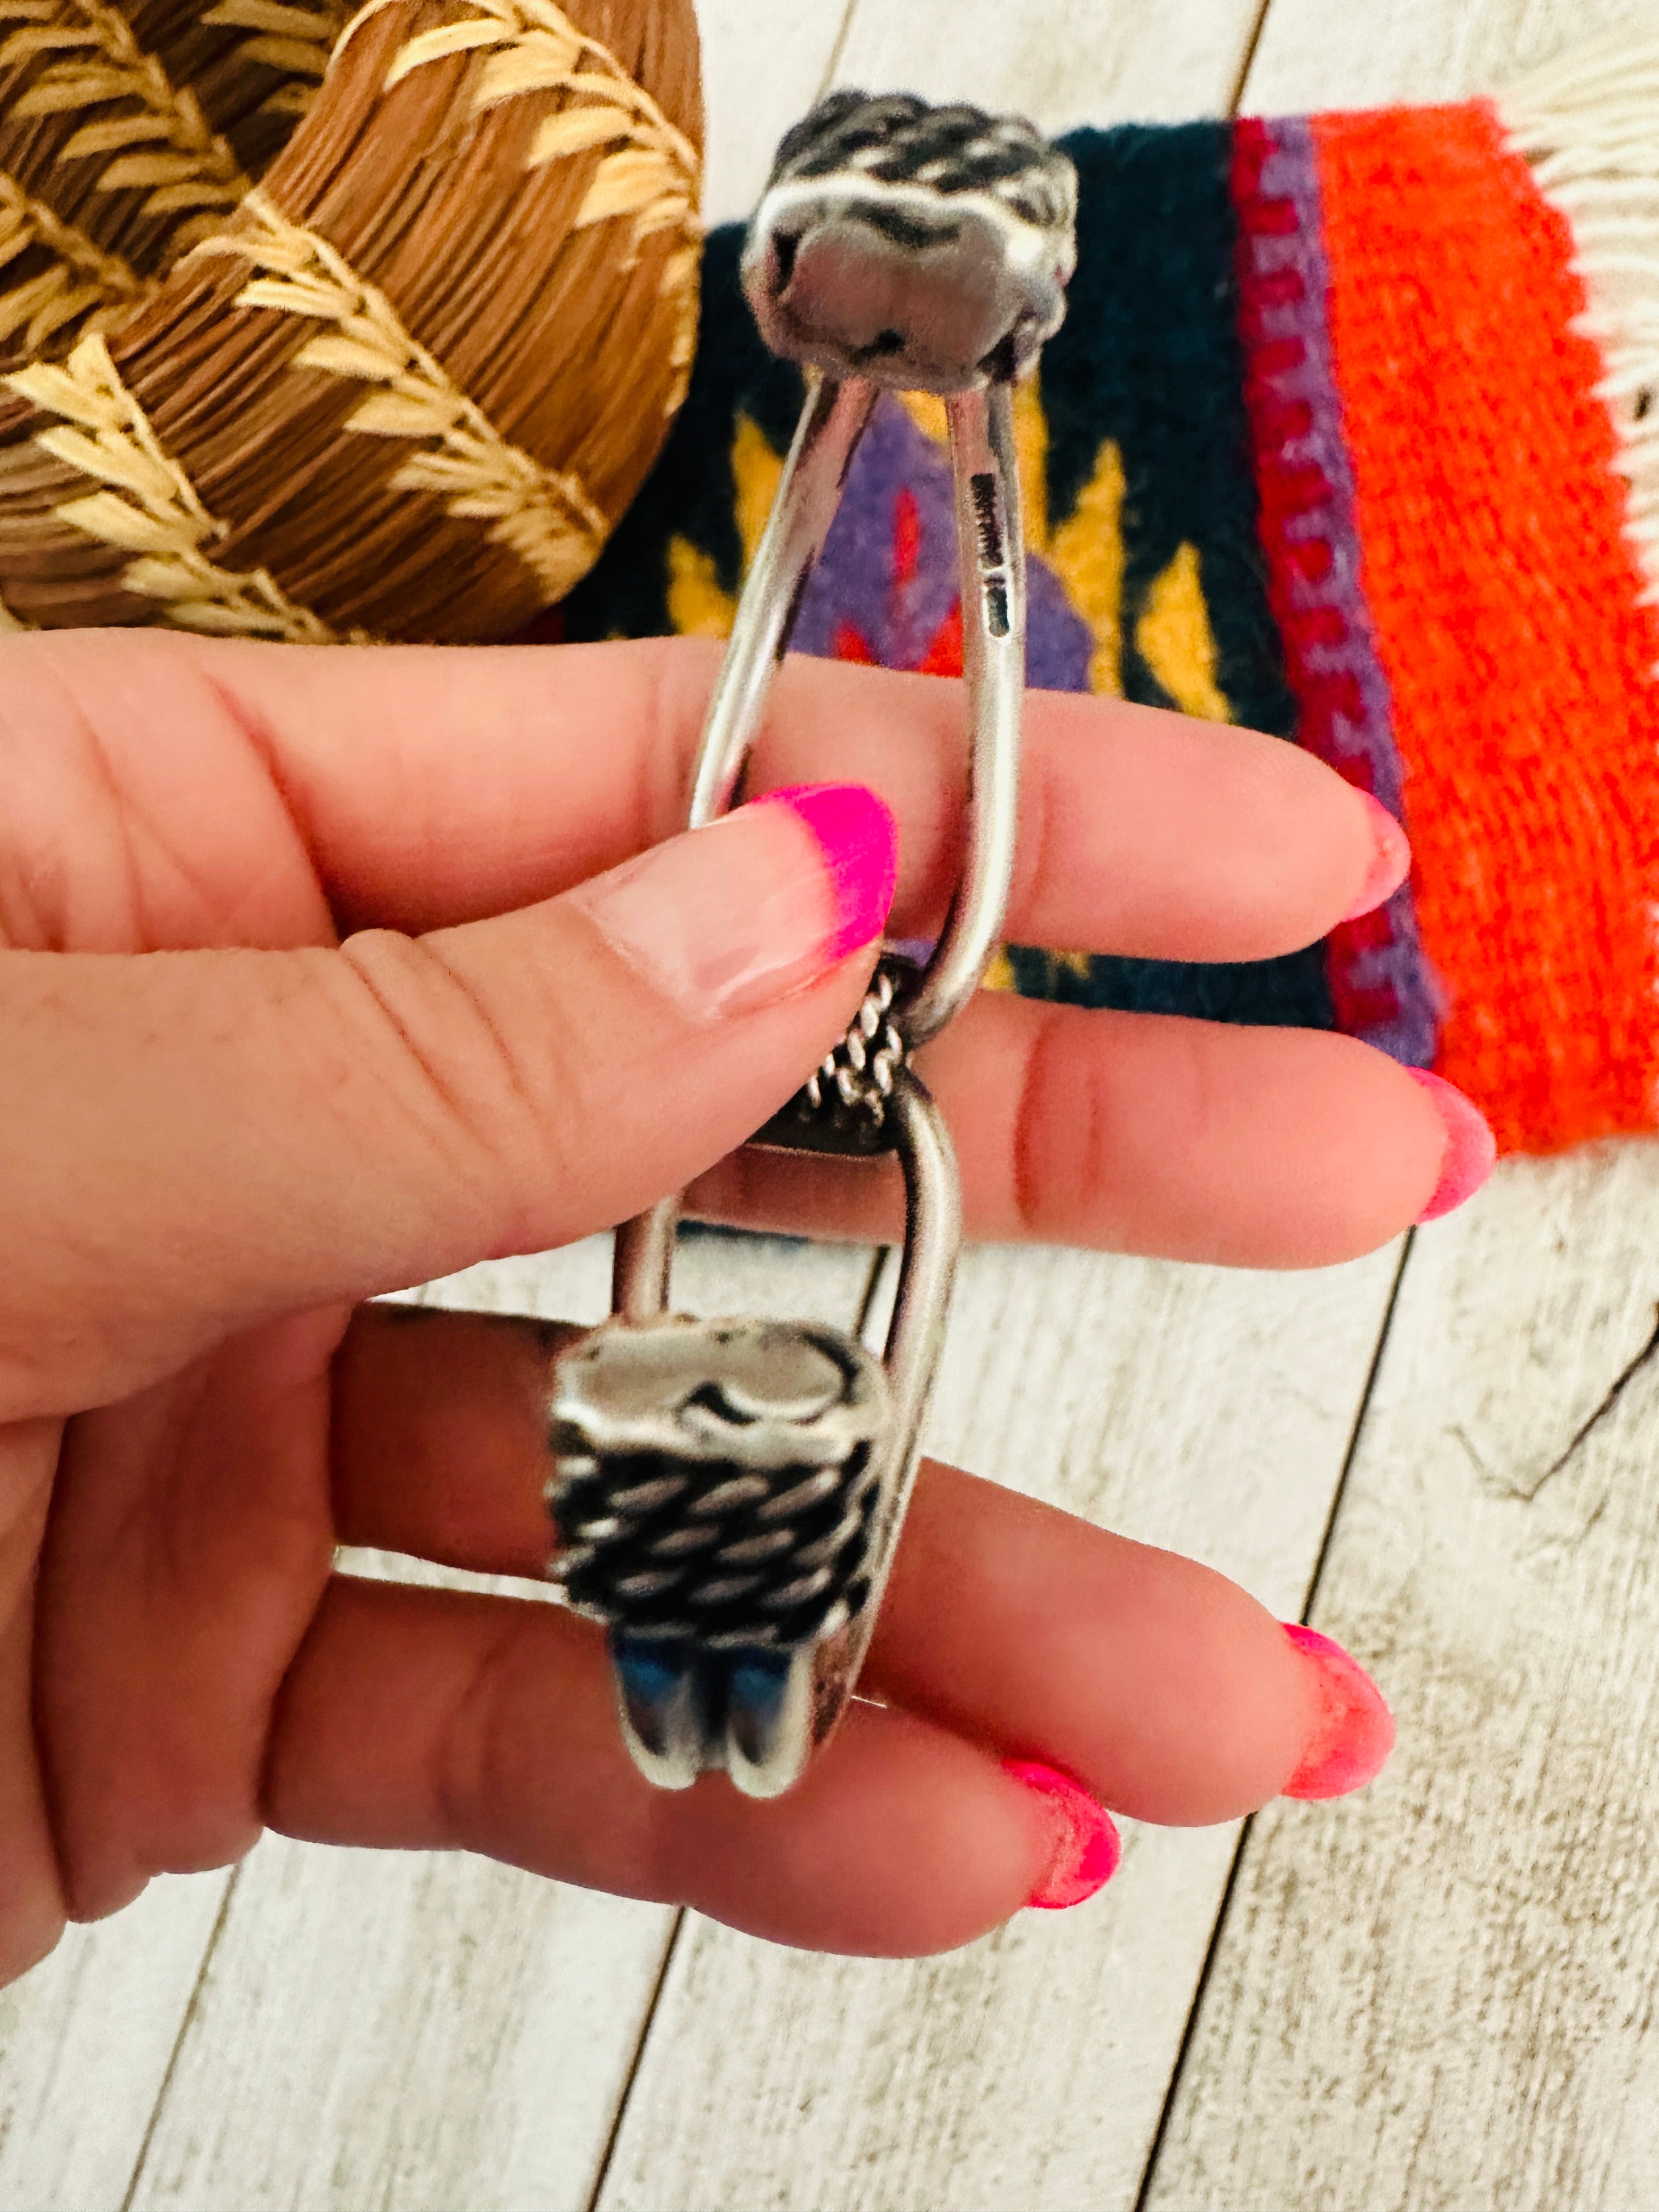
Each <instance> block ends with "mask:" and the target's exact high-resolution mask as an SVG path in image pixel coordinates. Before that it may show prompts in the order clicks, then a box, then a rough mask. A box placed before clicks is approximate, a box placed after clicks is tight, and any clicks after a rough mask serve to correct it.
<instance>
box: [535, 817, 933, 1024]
mask: <svg viewBox="0 0 1659 2212" xmlns="http://www.w3.org/2000/svg"><path fill="white" fill-rule="evenodd" d="M897 855H898V832H897V829H896V826H895V824H894V821H893V817H892V816H891V815H890V813H889V812H888V811H887V809H886V807H885V806H884V805H883V804H882V802H881V800H880V799H878V798H877V796H876V794H875V793H874V792H872V791H866V789H865V788H864V787H863V786H862V785H861V784H855V783H840V784H836V783H830V784H808V785H805V786H803V787H800V788H799V789H797V790H793V791H784V792H771V793H768V795H767V797H766V798H765V799H757V801H756V802H755V803H754V804H753V805H749V806H740V807H739V808H738V810H737V811H736V812H735V813H734V814H728V815H726V817H724V819H723V820H721V821H719V822H716V823H711V824H710V825H709V827H708V828H707V829H693V830H689V831H688V832H686V834H685V835H684V836H679V837H671V838H670V839H669V841H668V842H667V843H666V844H664V845H658V846H654V847H653V848H652V850H651V851H650V852H648V853H641V854H640V855H639V857H638V858H637V859H636V860H628V861H625V862H624V863H623V866H621V867H619V868H612V869H611V871H610V872H609V873H608V874H606V875H603V876H596V877H595V878H594V879H593V880H592V883H589V884H582V885H581V886H580V889H578V890H574V891H573V892H572V893H571V894H570V896H571V900H572V902H573V903H574V904H575V905H577V906H579V907H580V908H583V909H584V910H585V911H586V914H587V915H588V918H589V919H590V921H592V922H593V924H594V925H595V927H597V928H598V929H599V931H600V932H601V933H602V934H603V935H604V936H605V937H606V938H608V939H610V941H611V944H612V945H614V946H615V948H616V949H617V951H618V952H620V953H621V955H622V956H623V959H624V960H626V961H627V962H628V963H629V966H630V967H631V968H633V969H635V971H636V972H638V973H639V974H641V975H643V976H644V977H645V978H646V980H647V981H648V982H650V983H651V984H653V986H654V987H656V988H657V989H659V990H660V991H662V992H663V993H664V994H665V995H666V996H667V997H669V998H670V999H671V1000H674V1001H675V1002H676V1004H677V1005H678V1006H681V1007H682V1008H683V1009H684V1011H685V1012H687V1013H689V1014H690V1015H691V1016H693V1017H694V1018H696V1019H698V1020H703V1021H708V1020H713V1019H714V1018H716V1017H718V1016H722V1015H728V1014H734V1013H743V1012H748V1011H750V1010H752V1009H753V1008H755V1007H757V1006H767V1005H771V1004H775V1002H776V1001H777V1000H780V999H784V998H787V996H788V995H789V994H790V993H791V992H792V991H795V990H799V989H800V988H801V987H803V986H804V985H805V984H807V983H811V982H814V981H817V978H818V977H819V976H820V975H825V974H827V973H828V972H829V969H831V968H833V967H835V966H836V963H837V962H839V961H841V960H843V959H844V958H845V957H847V955H848V953H849V952H852V951H855V950H856V949H857V948H858V947H859V946H860V945H867V944H869V943H870V942H871V940H872V939H873V938H876V937H878V936H879V935H880V933H881V929H882V925H883V923H884V921H886V919H887V909H888V908H889V906H890V904H891V902H892V896H893V884H894V880H895V878H896V874H897Z"/></svg>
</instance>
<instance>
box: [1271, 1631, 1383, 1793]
mask: <svg viewBox="0 0 1659 2212" xmlns="http://www.w3.org/2000/svg"><path fill="white" fill-rule="evenodd" d="M1284 1628H1285V1635H1286V1636H1288V1637H1289V1638H1290V1639H1291V1643H1292V1644H1295V1646H1296V1648H1297V1650H1298V1651H1299V1652H1301V1654H1302V1655H1303V1656H1304V1658H1305V1659H1306V1660H1307V1661H1308V1662H1309V1664H1310V1666H1311V1667H1312V1668H1313V1669H1314V1671H1315V1674H1316V1677H1317V1680H1318V1685H1319V1707H1320V1711H1319V1718H1318V1720H1317V1721H1316V1723H1315V1725H1314V1731H1313V1734H1312V1735H1311V1736H1310V1738H1309V1740H1308V1744H1307V1747H1306V1749H1305V1750H1304V1752H1303V1754H1302V1760H1301V1764H1300V1765H1298V1766H1297V1770H1296V1772H1295V1773H1294V1774H1293V1775H1291V1778H1290V1780H1289V1781H1288V1782H1287V1783H1286V1784H1285V1788H1284V1791H1283V1795H1284V1796H1286V1797H1300V1798H1304V1799H1313V1798H1318V1797H1346V1795H1347V1793H1348V1792H1349V1790H1359V1789H1363V1788H1364V1784H1366V1783H1368V1782H1370V1780H1371V1779H1372V1778H1373V1777H1375V1776H1376V1775H1378V1774H1380V1773H1381V1772H1382V1771H1383V1765H1384V1763H1385V1762H1386V1760H1387V1759H1388V1756H1389V1753H1390V1752H1391V1751H1392V1750H1393V1749H1394V1715H1393V1714H1392V1713H1391V1712H1390V1711H1389V1708H1388V1706H1387V1705H1386V1704H1385V1703H1384V1701H1383V1692H1381V1690H1379V1689H1378V1688H1377V1686H1376V1683H1375V1682H1373V1681H1372V1680H1371V1678H1370V1675H1369V1674H1367V1673H1366V1672H1365V1670H1364V1668H1363V1667H1362V1666H1361V1665H1360V1664H1359V1662H1358V1660H1357V1659H1352V1658H1350V1656H1348V1654H1347V1653H1346V1651H1345V1650H1343V1649H1342V1646H1341V1645H1340V1644H1334V1643H1333V1642H1332V1640H1331V1638H1329V1637H1328V1636H1322V1635H1321V1634H1320V1632H1319V1631H1318V1630H1317V1629H1316V1628H1304V1626H1302V1624H1301V1622H1300V1621H1297V1620H1287V1621H1285V1624H1284Z"/></svg>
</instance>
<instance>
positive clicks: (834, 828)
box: [755, 783, 898, 960]
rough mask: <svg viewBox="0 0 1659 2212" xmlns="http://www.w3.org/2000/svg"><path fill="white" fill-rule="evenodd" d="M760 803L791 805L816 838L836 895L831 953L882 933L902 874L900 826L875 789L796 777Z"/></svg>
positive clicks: (842, 953)
mask: <svg viewBox="0 0 1659 2212" xmlns="http://www.w3.org/2000/svg"><path fill="white" fill-rule="evenodd" d="M755 803H756V805H757V806H787V808H788V809H789V811H790V812H791V813H792V814H793V815H794V816H795V817H796V818H797V820H798V821H801V822H804V823H805V824H806V827H807V828H808V829H810V830H811V833H812V835H813V836H814V837H815V838H817V843H818V849H819V851H820V852H821V853H822V854H823V865H824V868H825V870H826V871H827V872H828V874H829V885H830V889H831V890H833V892H834V893H835V897H836V928H835V930H834V932H833V933H832V934H831V936H830V939H829V958H830V959H831V960H842V959H844V958H845V957H846V956H847V955H848V953H849V952H856V951H858V949H859V947H860V945H868V944H869V943H870V942H871V940H872V939H873V938H877V937H879V936H880V934H881V933H882V929H883V927H884V925H885V923H886V921H887V916H888V914H889V912H890V909H891V907H892V903H893V890H894V887H895V885H896V883H897V880H898V829H897V827H896V823H894V820H893V817H892V816H891V814H890V812H889V811H888V810H887V807H886V806H885V805H884V803H883V801H882V800H881V799H878V798H877V796H876V794H875V793H874V792H873V791H870V790H867V789H866V787H865V786H864V785H863V784H861V783H793V784H789V785H787V786H786V787H784V788H783V789H782V790H781V791H769V792H768V793H766V794H765V796H764V797H763V798H762V799H757V801H756V802H755Z"/></svg>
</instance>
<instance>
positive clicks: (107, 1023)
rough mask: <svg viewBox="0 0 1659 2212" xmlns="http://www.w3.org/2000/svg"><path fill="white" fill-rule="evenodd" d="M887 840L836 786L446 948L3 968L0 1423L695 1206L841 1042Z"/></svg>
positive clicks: (448, 941) (858, 985)
mask: <svg viewBox="0 0 1659 2212" xmlns="http://www.w3.org/2000/svg"><path fill="white" fill-rule="evenodd" d="M895 862H896V832H895V829H894V825H893V821H892V817H891V816H890V814H889V813H888V811H887V809H886V808H885V807H884V805H882V803H881V801H880V800H879V799H877V798H876V797H875V795H874V794H873V793H871V792H868V791H866V790H865V789H864V788H863V787H861V786H859V785H817V786H811V787H805V788H802V789H799V790H795V791H791V792H782V793H771V794H770V795H769V798H768V799H763V800H761V801H758V802H757V803H756V804H755V805H750V806H745V807H743V808H741V809H739V811H738V812H737V813H735V814H733V815H731V816H728V817H726V819H725V820H724V821H723V822H720V823H715V824H714V825H713V826H712V827H710V828H708V829H698V830H694V831H691V832H689V833H688V834H686V835H685V836H680V837H677V838H674V839H672V840H671V841H670V842H668V843H667V844H665V845H660V846H658V847H656V848H654V849H653V850H652V851H651V852H648V853H647V854H643V855H641V857H639V858H638V859H635V860H630V861H629V862H627V863H625V864H624V865H623V866H622V867H619V868H616V869H613V870H611V872H610V873H608V874H606V875H604V876H599V877H596V878H593V880H592V881H591V882H589V883H587V884H581V885H580V886H579V887H578V888H577V889H575V890H573V891H569V892H567V893H566V894H565V895H564V896H562V897H560V898H556V899H550V900H548V901H546V902H544V903H542V904H540V905H538V906H534V907H530V908H524V909H522V910H520V912H517V913H514V914H510V915H503V916H501V917H500V918H498V919H495V920H492V921H482V922H475V923H471V924H470V925H468V926H467V927H464V928H456V929H445V930H438V931H435V932H434V933H431V934H430V935H428V936H425V937H421V938H409V937H404V936H400V935H398V934H396V933H392V932H390V931H380V930H370V931H365V932H363V933H361V934H359V935H357V936H355V937H352V938H349V939H347V940H346V942H345V943H344V944H343V945H342V946H340V948H339V949H338V950H337V951H325V950H320V949H319V950H307V951H287V952H261V951H202V952H162V953H148V954H141V955H137V956H111V955H100V954H65V953H33V952H27V953H26V952H13V953H7V954H3V955H0V1025H3V1033H4V1034H5V1036H6V1037H7V1041H8V1042H7V1051H6V1054H5V1056H4V1061H3V1066H0V1220H3V1221H5V1223H6V1224H7V1225H8V1228H9V1232H10V1237H11V1240H12V1252H13V1262H12V1264H11V1265H9V1267H6V1268H4V1269H0V1419H17V1418H19V1417H20V1416H21V1415H22V1414H25V1413H33V1412H35V1411H47V1410H50V1411H54V1412H66V1411H70V1410H74V1409H76V1408H77V1407H82V1406H86V1405H90V1404H95V1403H101V1402H106V1401H109V1400H110V1399H112V1398H115V1397H118V1396H121V1395H125V1394H126V1393H127V1392H129V1391H131V1390H132V1389H136V1388H137V1387H139V1386H140V1385H141V1384H143V1383H145V1382H147V1381H149V1380H150V1379H152V1378H153V1377H154V1376H156V1375H158V1374H161V1373H165V1372H167V1371H169V1370H171V1369H172V1368H173V1367H176V1366H177V1365H179V1364H182V1362H183V1361H184V1360H185V1359H186V1358H190V1357H191V1355H192V1354H193V1353H194V1352H196V1351H197V1350H198V1349H200V1348H201V1347H202V1346H204V1345H205V1344H208V1343H210V1342H212V1341H215V1340H217V1339H218V1338H220V1337H222V1336H224V1335H226V1334H230V1333H232V1332H233V1331H234V1330H237V1329H239V1328H244V1327H246V1326H247V1325H249V1324H250V1323H252V1322H256V1321H258V1320H260V1319H262V1318H264V1317H265V1316H269V1315H272V1314H276V1313H279V1312H286V1311H292V1310H296V1309H298V1308H301V1307H304V1306H311V1305H321V1304H330V1303H332V1302H334V1301H336V1300H342V1299H356V1298H359V1297H366V1296H368V1295H371V1294H372V1293H374V1292H375V1291H385V1290H391V1289H395V1288H398V1286H400V1285H404V1284H408V1283H411V1282H418V1281H421V1280H422V1279H424V1278H426V1277H428V1276H430V1275H435V1274H441V1273H448V1272H450V1271H451V1270H453V1268H456V1267H464V1266H466V1265H468V1264H470V1263H471V1261H476V1260H479V1259H485V1258H490V1257H495V1256H498V1255H501V1254H503V1253H507V1252H522V1251H536V1250H540V1249H544V1248H546V1247H548V1246H550V1245H554V1244H559V1243H567V1242H568V1241H569V1240H570V1239H571V1238H573V1237H580V1236H583V1235H586V1233H587V1232H588V1231H592V1230H593V1229H596V1228H600V1227H603V1226H605V1225H608V1224H610V1223H611V1222H613V1221H617V1220H619V1219H622V1218H624V1217H625V1216H627V1215H629V1214H630V1213H633V1212H637V1211H638V1210H639V1209H640V1208H641V1207H642V1206H647V1205H648V1204H650V1203H651V1202H653V1200H656V1199H658V1198H659V1197H661V1196H663V1195H664V1194H665V1193H667V1192H669V1191H671V1190H674V1189H677V1188H680V1187H681V1186H682V1185H684V1183H686V1182H689V1181H690V1179H691V1178H692V1177H693V1176H696V1175H697V1174H700V1173H702V1171H703V1170H705V1169H706V1168H708V1166H710V1165H711V1164H713V1163H714V1161H715V1160H717V1159H719V1158H721V1157H722V1156H723V1155H724V1154H725V1153H726V1152H729V1151H731V1150H732V1148H733V1147H734V1146H737V1145H738V1144H741V1143H742V1142H743V1140H744V1139H745V1138H747V1137H748V1136H750V1134H752V1133H753V1132H754V1130H755V1129H756V1128H757V1127H759V1126H760V1124H761V1123H762V1122H763V1121H765V1120H766V1118H767V1117H768V1115H770V1114H771V1113H773V1112H775V1110H776V1109H777V1108H778V1107H779V1106H780V1105H781V1103H783V1101H784V1100H785V1099H786V1098H787V1097H788V1096H789V1094H790V1092H791V1091H793V1089H794V1088H795V1086H796V1085H798V1084H799V1081H800V1079H801V1078H802V1076H803V1075H804V1073H805V1071H806V1070H808V1069H809V1068H811V1066H813V1065H814V1063H815V1062H816V1060H818V1059H819V1058H820V1057H822V1055H823V1053H824V1052H825V1051H826V1050H827V1049H828V1048H829V1045H830V1044H831V1042H833V1041H834V1039H835V1037H836V1036H837V1034H839V1032H840V1030H842V1028H843V1027H844V1026H845V1024H847V1022H848V1020H849V1019H850V1018H851V1017H852V1014H853V1012H854V1009H855V1007H856V1006H857V1003H858V999H859V994H860V991H861V989H862V988H863V986H864V983H865V981H866V977H867V975H868V971H869V966H870V960H869V953H868V949H867V948H868V947H869V946H870V945H872V941H873V940H874V939H876V937H877V936H878V934H879V933H880V930H881V927H882V924H883V922H884V920H885V918H886V914H887V908H888V904H889V902H890V899H891V896H892V890H893V880H894V874H895Z"/></svg>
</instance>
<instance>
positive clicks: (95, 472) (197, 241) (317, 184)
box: [0, 0, 702, 641]
mask: <svg viewBox="0 0 1659 2212" xmlns="http://www.w3.org/2000/svg"><path fill="white" fill-rule="evenodd" d="M333 5H334V0H307V4H304V5H295V4H289V0H208V4H207V6H206V8H205V9H201V8H200V6H199V0H198V4H197V5H191V4H190V0H122V4H121V5H120V6H118V7H117V6H112V5H110V4H108V0H0V628H19V627H21V628H36V627H40V628H58V627H69V626H77V625H82V624H88V623H171V624H173V625H175V626H177V627H179V628H184V629H194V630H203V631H209V632H212V633H215V634H217V635H237V636H249V637H265V638H283V639H294V640H301V641H327V640H330V639H337V638H349V637H383V638H426V639H432V640H437V641H463V640H477V639H487V638H499V637H506V636H509V635H512V634H513V632H514V631H516V630H518V629H521V628H522V627H523V626H524V624H525V623H526V622H527V621H529V620H530V619H531V617H533V616H534V615H536V614H537V613H538V612H539V611H541V610H542V609H544V608H545V607H546V606H548V605H551V604H552V603H553V602H554V601H556V599H560V598H561V597H562V595H563V594H564V593H565V592H568V590H569V588H570V586H572V585H573V584H574V582H576V580H578V579H579V578H580V576H581V575H582V574H584V573H585V572H586V569H587V568H589V567H590V566H591V564H592V562H593V560H594V558H595V557H596V556H597V555H598V553H599V549H600V547H601V545H602V544H604V542H605V536H606V534H607V532H608V531H609V530H610V528H611V526H612V525H613V524H614V522H615V521H616V520H617V517H618V516H619V515H620V514H621V513H622V512H623V508H624V507H625V506H626V505H627V503H628V501H629V499H630V497H631V496H632V495H633V493H634V492H635V489H637V487H638V485H639V483H640V481H641V478H642V477H643V476H644V474H645V472H646V471H647V468H648V467H649V465H650V464H651V461H652V459H653V456H654V454H655V453H656V451H657V448H658V447H659V444H660V442H661V440H662V437H663V435H664V433H665V430H666V428H667V425H668V421H669V418H670V417H671V415H672V413H673V411H674V410H675V409H676V407H677V406H678V404H679V401H680V398H681V397H682V395H683V393H684V382H685V378H686V374H687V372H688V368H689V364H690V358H691V352H692V348H693V343H694V339H695V335H696V307H697V290H696V280H697V230H696V204H697V181H698V160H699V152H698V149H699V145H700V140H701V131H702V112H701V106H700V100H699V93H698V68H697V44H696V27H695V22H694V19H693V16H692V14H691V6H690V0H566V4H565V5H563V6H558V5H555V4H554V0H370V4H369V5H368V6H367V7H365V8H363V9H362V11H361V12H360V13H359V14H358V15H356V16H355V17H354V18H352V19H351V20H349V21H348V20H347V18H346V14H345V11H344V10H340V11H339V12H338V13H332V12H324V11H325V10H328V9H331V8H332V7H333Z"/></svg>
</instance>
